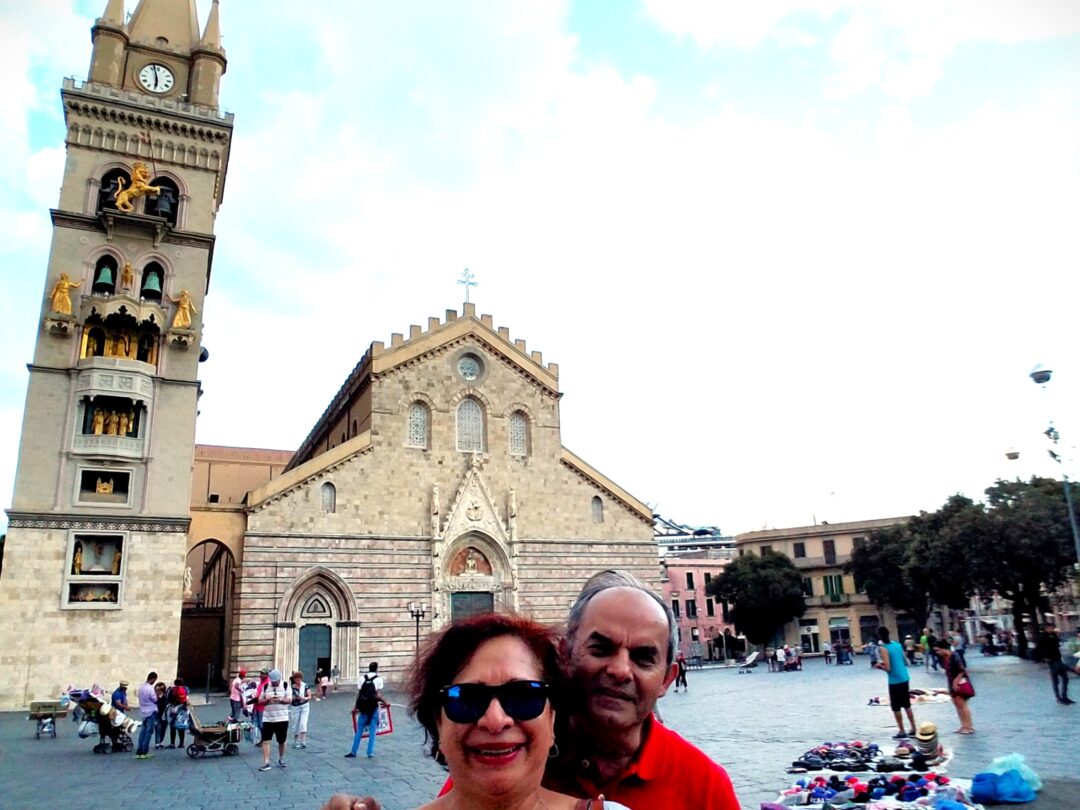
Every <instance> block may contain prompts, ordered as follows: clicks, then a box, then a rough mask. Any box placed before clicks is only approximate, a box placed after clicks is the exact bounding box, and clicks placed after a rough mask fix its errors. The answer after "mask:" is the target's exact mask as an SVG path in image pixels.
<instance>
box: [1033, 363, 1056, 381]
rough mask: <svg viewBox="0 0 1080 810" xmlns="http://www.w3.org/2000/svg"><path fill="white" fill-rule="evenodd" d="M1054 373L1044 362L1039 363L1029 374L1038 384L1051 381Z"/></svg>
mask: <svg viewBox="0 0 1080 810" xmlns="http://www.w3.org/2000/svg"><path fill="white" fill-rule="evenodd" d="M1053 374H1054V372H1053V371H1051V370H1050V369H1048V368H1047V367H1046V366H1044V365H1043V364H1042V363H1039V365H1037V366H1035V368H1033V369H1032V370H1031V372H1030V373H1029V374H1028V376H1029V377H1031V379H1032V381H1033V382H1034V383H1035V384H1036V385H1046V384H1047V383H1048V382H1050V378H1051V377H1052V376H1053Z"/></svg>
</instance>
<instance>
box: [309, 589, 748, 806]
mask: <svg viewBox="0 0 1080 810" xmlns="http://www.w3.org/2000/svg"><path fill="white" fill-rule="evenodd" d="M677 633H678V627H677V625H676V623H675V617H674V615H672V613H671V607H670V606H669V605H668V604H667V602H666V601H665V600H664V599H663V598H662V597H661V596H660V595H659V594H657V593H655V592H654V591H652V590H650V589H649V588H648V587H647V586H645V585H643V584H642V583H641V582H640V580H638V579H637V577H635V576H634V575H633V574H630V573H627V572H625V571H615V570H608V571H601V572H600V573H598V574H595V575H594V576H592V577H591V578H590V579H589V580H588V581H587V582H586V583H585V585H584V587H583V588H582V590H581V593H580V594H579V595H578V598H577V600H576V601H575V602H574V605H573V607H572V608H571V609H570V617H569V620H568V622H567V626H566V636H565V637H564V638H563V639H562V640H561V642H560V653H561V658H562V666H563V667H564V669H565V676H566V678H567V681H568V688H569V690H570V691H569V694H572V695H574V696H575V698H576V699H575V700H574V701H573V702H572V703H571V705H568V706H566V707H564V708H563V710H562V713H563V717H562V718H559V724H560V728H561V729H562V731H561V733H560V736H559V737H558V749H559V750H558V751H554V750H552V751H551V754H552V756H550V757H548V758H547V763H546V768H545V772H544V777H543V786H544V787H545V788H547V789H549V790H553V791H556V792H559V793H565V794H567V795H569V796H575V797H578V798H586V797H595V796H599V795H601V794H603V796H604V798H605V799H607V800H608V801H615V802H621V803H622V804H624V805H626V806H627V807H633V808H641V810H647V809H651V808H682V807H686V808H693V809H694V810H739V800H738V799H737V798H736V796H735V791H734V789H733V788H732V786H731V779H730V778H729V777H728V775H727V773H726V772H725V771H724V769H723V768H722V767H721V766H720V765H718V764H717V763H716V762H715V761H713V759H712V758H711V757H709V756H708V755H706V754H705V753H704V752H702V751H701V750H700V749H698V748H696V747H695V746H694V745H692V744H691V743H689V742H687V741H686V740H685V739H683V738H682V737H681V736H679V734H678V733H676V732H675V731H673V730H671V729H670V728H668V727H667V726H665V725H661V724H660V723H658V722H657V721H656V719H655V716H654V714H653V711H654V709H655V707H656V701H657V699H658V698H660V697H662V696H663V695H664V694H665V693H666V692H667V690H668V689H669V688H670V687H671V684H672V682H674V680H675V675H676V667H675V648H676V641H677V638H678V636H677ZM500 705H501V701H500ZM441 711H442V714H443V715H445V709H442V710H441ZM488 711H489V712H494V713H495V714H494V715H493V716H497V717H501V716H503V713H502V712H500V711H499V709H497V708H496V706H495V702H494V700H493V701H492V703H491V705H490V706H489V707H488ZM448 790H451V786H450V785H446V786H445V787H444V788H443V793H444V794H445V793H446V792H447V791H448ZM361 806H363V807H365V810H376V808H378V806H379V805H378V803H377V802H376V801H375V800H374V799H372V798H371V797H363V798H360V797H356V796H348V795H345V794H339V795H336V796H334V797H333V798H332V799H331V800H330V801H329V802H328V803H327V804H326V805H324V807H323V810H357V809H358V808H359V807H361ZM594 806H595V803H594Z"/></svg>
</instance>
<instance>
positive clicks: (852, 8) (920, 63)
mask: <svg viewBox="0 0 1080 810" xmlns="http://www.w3.org/2000/svg"><path fill="white" fill-rule="evenodd" d="M645 8H646V10H647V12H648V13H649V14H650V15H651V16H652V17H653V19H655V20H656V21H657V22H658V23H659V24H660V25H661V26H662V27H663V28H665V29H667V30H669V31H671V32H673V33H676V34H679V35H681V36H688V37H690V38H691V39H693V41H694V42H696V43H697V45H698V46H699V47H701V48H703V49H709V48H714V47H738V48H743V49H748V50H749V49H753V48H757V47H758V46H760V45H762V44H763V43H765V42H767V41H774V42H777V43H778V44H780V45H784V46H791V45H797V46H806V45H808V44H811V43H813V42H815V41H817V39H818V35H819V30H820V29H822V28H823V27H824V28H827V27H828V26H830V25H833V24H834V23H835V22H836V21H837V20H842V21H843V24H842V25H841V26H840V27H839V29H838V30H837V31H836V33H835V35H834V36H833V37H832V41H831V44H830V46H829V52H830V56H831V57H832V59H833V61H834V63H835V67H836V70H835V72H834V73H833V74H832V75H831V76H830V77H829V81H828V87H827V93H828V95H830V96H833V97H838V98H850V97H852V96H854V95H856V94H858V93H860V92H862V91H864V90H866V89H867V88H869V87H871V86H880V87H881V89H882V91H883V92H884V93H885V94H886V95H888V96H890V97H892V98H896V99H900V100H907V99H910V98H913V97H919V96H924V95H926V94H927V93H928V92H929V91H930V89H931V88H932V87H933V85H934V84H935V83H936V81H937V80H938V79H939V78H940V77H941V75H942V62H943V61H944V60H945V58H946V57H948V56H949V55H950V54H951V53H952V52H953V51H954V50H955V49H956V48H957V47H958V46H960V45H962V44H964V43H969V42H994V43H1000V44H1004V45H1014V44H1017V43H1021V42H1038V41H1042V40H1049V39H1056V38H1060V37H1068V36H1075V35H1076V34H1080V4H1077V3H1076V2H1074V0H1031V1H1030V2H1024V3H1017V2H1013V0H911V1H910V2H903V3H897V2H892V0H868V1H867V2H852V1H851V0H847V2H840V1H837V2H824V3H822V2H816V1H815V0H781V1H780V2H770V3H735V2H726V3H725V2H715V0H645ZM893 40H895V43H894V44H890V42H891V41H893Z"/></svg>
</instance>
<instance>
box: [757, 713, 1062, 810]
mask: <svg viewBox="0 0 1080 810" xmlns="http://www.w3.org/2000/svg"><path fill="white" fill-rule="evenodd" d="M888 748H889V749H891V753H886V751H885V750H883V749H882V747H881V746H879V745H878V744H877V743H871V742H864V741H862V740H852V741H850V742H823V743H822V744H821V745H819V746H816V747H814V748H811V749H810V750H809V751H807V752H806V753H804V754H803V755H802V756H801V757H799V758H798V759H796V760H794V761H793V762H792V763H791V767H790V768H788V773H791V774H806V775H805V776H800V777H798V778H796V779H795V780H794V781H793V782H792V783H791V785H789V786H788V787H787V788H785V789H784V790H781V791H780V795H779V796H777V798H776V800H775V801H772V802H762V804H761V810H777V808H785V807H802V806H814V807H820V808H822V810H844V809H845V808H870V810H875V808H876V809H877V810H885V808H890V809H891V808H901V810H902V809H903V808H911V809H912V810H913V809H914V808H933V809H934V810H967V809H969V808H970V809H971V810H983V805H982V804H980V803H979V802H989V803H994V804H996V803H999V802H1008V803H1022V802H1028V801H1032V800H1033V799H1034V798H1035V792H1036V791H1038V790H1039V789H1040V788H1041V787H1042V783H1041V781H1040V780H1039V777H1038V776H1037V775H1036V774H1035V772H1034V771H1033V770H1032V769H1031V768H1030V767H1028V766H1027V765H1026V764H1025V762H1024V758H1023V756H1021V755H1019V754H1009V755H1008V756H1004V757H998V758H997V759H995V760H994V761H993V762H992V763H991V765H990V767H989V769H988V770H987V771H986V772H982V773H978V774H975V776H974V778H973V779H958V778H955V777H950V776H947V775H946V770H947V766H948V764H949V762H950V761H951V760H952V751H951V750H949V749H946V748H945V747H944V746H942V745H941V744H940V743H939V742H938V737H937V728H936V727H935V726H934V724H933V723H922V724H921V725H920V726H919V732H918V734H916V735H915V736H914V737H912V738H911V739H910V740H906V741H901V742H899V743H898V744H897V745H896V746H895V747H893V746H892V745H890V746H888ZM811 771H813V773H810V772H811Z"/></svg>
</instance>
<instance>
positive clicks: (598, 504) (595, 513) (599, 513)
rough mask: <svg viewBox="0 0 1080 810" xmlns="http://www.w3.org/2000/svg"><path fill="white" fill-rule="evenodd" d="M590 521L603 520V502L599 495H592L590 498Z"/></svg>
mask: <svg viewBox="0 0 1080 810" xmlns="http://www.w3.org/2000/svg"><path fill="white" fill-rule="evenodd" d="M592 522H593V523H603V522H604V502H603V501H602V500H600V496H599V495H594V496H593V499H592Z"/></svg>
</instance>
